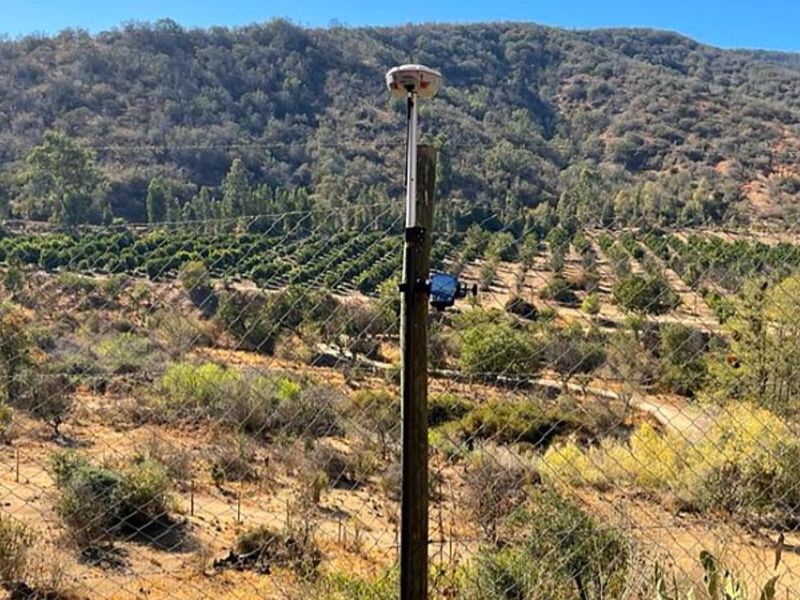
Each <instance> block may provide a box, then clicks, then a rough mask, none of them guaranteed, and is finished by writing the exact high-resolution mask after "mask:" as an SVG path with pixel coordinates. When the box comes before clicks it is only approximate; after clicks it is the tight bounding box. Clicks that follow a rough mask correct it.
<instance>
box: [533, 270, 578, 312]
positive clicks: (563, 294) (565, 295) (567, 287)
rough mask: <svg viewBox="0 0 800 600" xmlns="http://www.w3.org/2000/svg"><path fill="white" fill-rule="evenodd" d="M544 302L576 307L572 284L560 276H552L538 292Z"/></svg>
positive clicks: (576, 298)
mask: <svg viewBox="0 0 800 600" xmlns="http://www.w3.org/2000/svg"><path fill="white" fill-rule="evenodd" d="M539 295H540V296H541V297H542V298H543V299H544V300H553V301H554V302H558V303H559V304H566V305H568V306H577V304H578V296H577V295H576V294H575V289H574V286H573V284H572V283H570V282H569V281H567V280H566V279H565V278H564V277H562V276H561V275H553V276H552V277H551V278H550V281H548V282H547V285H546V286H545V287H544V288H542V289H541V290H540V291H539Z"/></svg>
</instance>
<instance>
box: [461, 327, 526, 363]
mask: <svg viewBox="0 0 800 600" xmlns="http://www.w3.org/2000/svg"><path fill="white" fill-rule="evenodd" d="M459 333H460V345H459V360H460V363H461V367H462V369H464V370H465V371H467V372H469V373H475V374H491V373H494V374H504V375H518V374H528V373H534V372H535V371H536V370H537V369H538V367H539V362H540V356H539V349H538V348H537V346H536V344H535V340H534V337H533V336H532V335H531V334H530V333H529V332H527V331H525V330H524V329H516V328H515V327H514V326H513V325H512V324H511V323H508V322H506V321H498V322H494V323H492V322H485V323H478V324H475V325H471V326H468V327H466V328H465V329H462V330H460V332H459Z"/></svg>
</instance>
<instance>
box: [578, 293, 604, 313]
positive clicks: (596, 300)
mask: <svg viewBox="0 0 800 600" xmlns="http://www.w3.org/2000/svg"><path fill="white" fill-rule="evenodd" d="M581 310H582V311H583V312H585V313H586V314H587V315H596V314H599V313H600V296H598V295H597V294H596V293H594V292H592V293H591V294H589V295H587V296H586V297H585V298H584V299H583V302H581Z"/></svg>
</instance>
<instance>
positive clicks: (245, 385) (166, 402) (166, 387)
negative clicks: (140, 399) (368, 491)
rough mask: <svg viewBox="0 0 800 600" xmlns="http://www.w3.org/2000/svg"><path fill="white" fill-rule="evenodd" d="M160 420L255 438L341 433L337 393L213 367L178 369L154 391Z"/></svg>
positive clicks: (284, 379)
mask: <svg viewBox="0 0 800 600" xmlns="http://www.w3.org/2000/svg"><path fill="white" fill-rule="evenodd" d="M153 403H154V408H156V409H157V410H156V414H154V417H156V418H194V419H198V418H204V419H213V420H215V421H217V422H221V423H223V424H225V425H227V426H228V427H231V428H233V429H237V430H239V431H243V432H247V433H251V434H254V435H263V436H271V435H276V434H286V435H298V436H303V437H309V438H314V437H323V436H326V435H338V434H340V433H341V432H342V428H341V424H340V419H339V410H340V409H341V404H342V398H341V395H340V394H338V393H337V392H336V391H335V390H334V389H333V388H329V387H326V386H313V387H309V388H306V389H302V388H301V387H300V385H299V384H298V383H297V382H295V381H293V380H291V379H289V378H287V377H285V376H282V375H264V374H260V373H256V372H254V371H238V370H236V369H230V368H226V367H222V366H219V365H217V364H214V363H203V364H199V365H195V364H191V363H178V364H175V365H173V366H171V367H170V368H168V369H167V370H166V371H165V372H164V374H163V375H162V376H161V378H160V379H159V380H158V381H157V382H156V383H155V385H154V387H153Z"/></svg>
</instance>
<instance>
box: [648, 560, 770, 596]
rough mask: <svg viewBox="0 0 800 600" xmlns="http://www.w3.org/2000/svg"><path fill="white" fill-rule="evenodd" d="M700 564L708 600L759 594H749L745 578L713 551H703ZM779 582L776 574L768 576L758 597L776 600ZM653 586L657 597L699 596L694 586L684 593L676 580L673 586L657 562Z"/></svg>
mask: <svg viewBox="0 0 800 600" xmlns="http://www.w3.org/2000/svg"><path fill="white" fill-rule="evenodd" d="M700 564H701V565H702V566H703V571H704V576H703V587H704V588H705V592H706V593H707V594H708V598H709V600H756V596H751V595H750V594H749V592H748V590H747V586H746V585H745V583H744V582H743V580H742V579H740V578H739V577H738V576H736V575H735V574H734V573H732V572H731V571H730V570H729V569H726V568H724V566H723V565H722V564H720V563H719V561H718V560H717V559H716V557H714V555H713V554H711V553H710V552H708V551H706V550H703V551H702V552H701V553H700ZM777 582H778V576H777V575H776V576H775V577H772V578H771V579H769V580H768V581H767V583H765V584H764V586H763V587H762V588H761V591H760V592H759V593H758V600H774V599H775V598H776V594H775V585H776V583H777ZM652 587H653V589H654V591H655V599H654V600H694V598H695V597H696V596H695V593H694V588H692V589H690V590H689V591H688V592H686V593H685V594H682V593H681V591H680V590H679V589H678V585H677V583H676V582H675V581H674V579H673V581H672V585H671V586H670V585H669V582H668V581H667V580H666V578H665V577H664V571H663V569H662V568H661V566H660V565H659V564H658V563H657V564H656V565H655V570H654V573H653V586H652Z"/></svg>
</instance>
